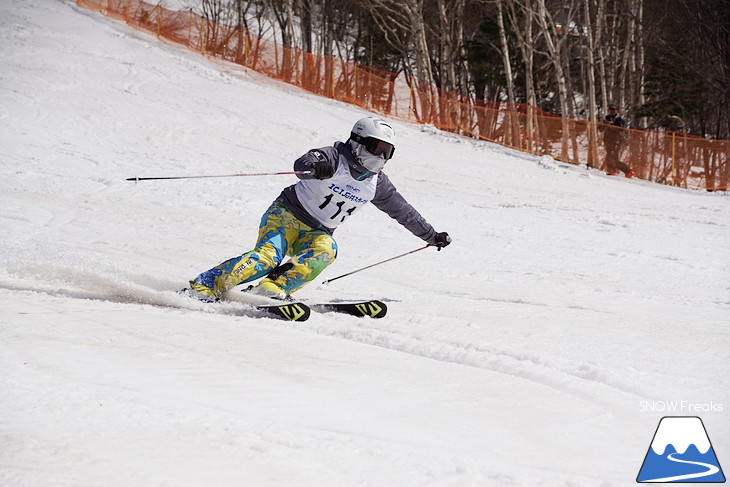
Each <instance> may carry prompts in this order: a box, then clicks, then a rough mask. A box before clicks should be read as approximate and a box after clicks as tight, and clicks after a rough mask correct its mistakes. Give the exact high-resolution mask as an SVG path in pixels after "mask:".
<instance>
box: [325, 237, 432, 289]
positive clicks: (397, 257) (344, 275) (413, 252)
mask: <svg viewBox="0 0 730 487" xmlns="http://www.w3.org/2000/svg"><path fill="white" fill-rule="evenodd" d="M429 247H435V245H434V244H428V245H426V246H425V247H419V248H417V249H416V250H411V251H410V252H406V253H405V254H400V255H396V256H395V257H391V258H390V259H385V260H382V261H380V262H376V263H375V264H370V265H369V266H365V267H363V268H361V269H357V270H354V271H352V272H348V273H347V274H342V275H341V276H337V277H333V278H332V279H327V280H326V281H324V282H323V283H322V284H329V283H330V282H332V281H336V280H337V279H340V278H342V277H347V276H351V275H352V274H355V273H356V272H360V271H364V270H365V269H370V268H371V267H375V266H376V265H380V264H385V263H386V262H390V261H391V260H395V259H400V258H401V257H405V256H406V255H411V254H415V253H416V252H420V251H421V250H425V249H427V248H429Z"/></svg>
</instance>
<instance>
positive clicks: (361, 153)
mask: <svg viewBox="0 0 730 487" xmlns="http://www.w3.org/2000/svg"><path fill="white" fill-rule="evenodd" d="M349 141H350V146H351V147H352V153H353V154H354V155H355V158H356V159H357V162H359V163H360V165H361V166H363V167H364V168H365V169H367V170H368V171H371V172H378V171H380V170H381V169H382V168H383V166H385V163H386V162H388V160H389V159H391V158H392V157H393V154H394V153H395V130H393V127H391V126H390V124H388V122H386V121H385V120H383V119H382V118H376V117H365V118H361V119H360V120H358V121H357V122H355V125H354V126H353V127H352V131H351V132H350V140H349Z"/></svg>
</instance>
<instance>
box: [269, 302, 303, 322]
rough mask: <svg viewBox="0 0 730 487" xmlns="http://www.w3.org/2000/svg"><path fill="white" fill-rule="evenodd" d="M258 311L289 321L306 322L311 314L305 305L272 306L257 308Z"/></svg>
mask: <svg viewBox="0 0 730 487" xmlns="http://www.w3.org/2000/svg"><path fill="white" fill-rule="evenodd" d="M256 309H257V310H259V311H265V312H266V313H269V314H272V315H275V316H277V317H279V318H282V319H285V320H289V321H306V320H308V319H309V315H310V314H311V310H310V309H309V306H307V305H306V304H304V303H286V304H272V305H266V306H256Z"/></svg>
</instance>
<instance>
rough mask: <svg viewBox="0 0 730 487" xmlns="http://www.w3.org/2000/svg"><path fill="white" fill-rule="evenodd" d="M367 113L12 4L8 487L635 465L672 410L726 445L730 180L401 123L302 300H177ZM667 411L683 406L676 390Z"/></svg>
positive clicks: (5, 288) (560, 478) (5, 261)
mask: <svg viewBox="0 0 730 487" xmlns="http://www.w3.org/2000/svg"><path fill="white" fill-rule="evenodd" d="M365 115H366V112H363V111H362V110H359V109H357V108H353V107H351V106H348V105H345V104H342V103H339V102H334V101H331V100H328V99H324V98H319V97H316V96H312V95H310V94H307V93H304V92H302V91H300V90H298V89H297V88H294V87H291V86H287V85H282V84H279V83H278V82H273V81H270V80H267V79H265V78H262V77H261V76H259V75H257V74H256V73H252V72H247V71H245V70H243V69H240V68H236V67H233V66H229V65H226V64H222V63H219V62H214V61H211V60H207V59H205V58H203V57H200V56H198V55H196V54H193V53H189V52H186V51H184V50H182V49H180V48H177V47H174V46H170V45H167V44H165V43H162V42H160V41H158V40H157V39H156V38H154V37H153V36H150V35H147V34H144V33H140V32H137V31H134V30H133V29H131V28H130V27H128V26H126V25H125V24H123V23H120V22H118V21H114V20H111V19H108V18H105V17H103V16H101V15H99V14H97V13H93V12H90V11H86V10H83V9H80V8H78V7H76V6H75V5H73V4H71V3H67V2H63V1H59V0H24V1H22V2H21V1H4V2H0V147H1V148H2V150H1V151H0V171H1V174H0V201H1V202H2V204H1V205H0V222H1V223H0V225H1V228H2V232H0V244H1V245H0V485H3V486H45V487H48V486H105V487H112V486H152V485H155V486H158V485H159V486H163V485H169V486H176V487H178V486H203V485H215V486H242V485H247V486H248V485H250V486H338V487H340V486H355V485H358V486H359V485H371V486H426V485H430V486H500V487H505V486H581V487H584V486H625V485H630V484H632V483H634V479H635V478H636V475H637V472H638V471H639V468H640V466H641V462H642V460H643V458H644V456H645V454H646V452H647V449H648V447H649V445H650V444H651V440H652V435H653V434H654V431H655V430H656V426H657V424H658V422H659V419H660V418H661V417H662V416H665V415H692V416H700V417H701V418H702V420H703V422H704V424H705V426H706V428H707V432H708V434H709V437H710V439H711V441H712V442H713V446H714V449H715V451H716V453H717V455H718V458H719V460H720V462H721V464H730V421H728V410H729V409H730V384H729V379H728V378H730V373H729V372H730V371H729V370H728V369H729V368H730V365H729V364H730V351H729V350H730V347H729V345H730V332H729V331H728V321H729V319H730V238H729V237H730V230H729V225H730V218H728V215H729V214H730V212H729V210H730V205H729V203H730V200H729V199H728V196H727V195H726V194H719V193H706V192H696V191H688V190H682V189H677V188H670V187H663V186H658V185H654V184H649V183H646V182H643V181H636V180H626V179H625V178H615V177H613V178H612V177H608V176H605V175H604V174H602V173H600V172H597V171H592V170H586V169H585V168H579V167H572V166H567V165H564V164H562V163H556V162H555V161H552V160H551V159H549V158H542V159H541V158H539V157H534V156H530V155H524V154H521V153H518V152H514V151H511V150H508V149H505V148H502V147H499V146H495V145H492V144H489V143H486V142H477V141H473V140H469V139H464V138H460V137H457V136H454V135H451V134H446V133H442V132H439V131H436V130H428V129H423V128H422V127H420V126H417V125H411V124H406V123H402V122H399V121H393V123H394V126H395V128H396V131H397V135H398V150H397V154H396V157H395V159H394V160H392V161H391V162H389V163H388V165H387V167H386V172H387V173H388V174H389V176H390V177H391V179H392V180H393V181H394V183H395V184H396V186H397V187H398V189H399V190H400V192H401V193H402V194H403V195H404V196H405V197H406V198H407V199H408V200H409V202H411V203H412V204H413V205H414V206H415V207H416V208H417V209H418V210H419V211H420V212H421V213H422V214H423V215H424V216H425V217H426V218H427V219H428V220H429V221H430V222H431V224H433V225H434V227H435V228H436V229H437V230H438V231H447V232H449V233H450V235H451V236H452V237H453V240H454V241H453V244H452V245H451V246H449V247H448V248H446V249H444V250H443V251H440V252H437V251H436V250H435V249H434V248H428V249H425V250H423V251H421V252H417V253H415V254H412V255H409V256H408V257H404V258H402V259H399V260H396V261H393V262H390V263H388V264H384V265H382V266H378V267H374V268H372V269H369V270H367V271H363V272H361V273H357V274H354V275H352V276H349V277H347V278H343V279H340V280H337V281H335V282H333V283H330V284H328V285H323V284H322V283H321V282H322V281H323V280H325V279H330V278H332V277H336V276H337V275H339V274H343V273H346V272H349V271H352V270H355V269H357V268H359V267H362V266H365V265H369V264H372V263H374V262H377V261H380V260H384V259H387V258H389V257H392V256H394V255H398V254H401V253H404V252H407V251H409V250H413V249H416V248H419V247H420V246H423V245H424V242H422V241H420V240H419V239H417V238H416V237H414V236H413V235H411V234H410V233H409V232H408V231H406V230H405V229H404V228H403V227H401V226H399V225H398V223H397V222H395V221H394V220H391V219H390V218H388V216H387V215H385V214H383V213H381V212H379V211H378V210H377V209H376V208H374V207H368V208H366V209H364V210H362V211H361V212H359V213H358V214H357V215H355V217H353V218H352V220H351V221H349V222H348V223H347V224H346V225H344V226H342V227H340V228H339V229H338V231H337V232H336V234H335V237H336V239H337V242H338V244H339V248H340V252H339V256H338V260H337V262H336V263H335V264H333V265H332V266H331V267H329V268H328V269H327V270H326V271H325V272H324V273H323V274H322V275H321V276H320V278H319V279H320V280H319V281H317V282H315V283H312V284H311V285H310V286H308V287H306V288H305V289H303V290H302V291H301V292H300V293H299V297H300V298H302V299H306V300H308V301H310V302H321V301H327V300H354V299H362V298H381V299H384V300H386V301H387V304H388V305H389V314H388V316H387V317H386V318H385V319H382V320H372V319H364V318H355V317H350V316H343V315H340V314H333V313H315V314H313V316H312V317H311V318H310V320H309V321H307V322H304V323H290V322H284V321H279V320H276V319H272V318H267V317H262V316H259V315H256V316H254V315H249V316H241V315H240V312H241V311H242V310H244V309H245V305H244V304H242V303H239V302H232V303H225V304H222V305H221V306H220V307H218V309H211V306H205V305H202V304H198V303H194V302H191V301H190V300H187V299H186V298H184V297H181V296H178V295H177V294H176V291H177V290H178V289H180V288H181V287H183V286H185V285H186V283H187V281H188V280H189V279H191V278H193V277H195V276H196V275H197V274H198V273H199V272H201V271H203V270H206V269H208V268H209V267H211V266H213V265H216V264H218V263H220V262H221V261H223V260H225V259H227V258H229V257H233V256H236V255H240V254H241V253H243V252H244V251H247V250H249V249H250V248H251V247H252V245H253V243H254V241H255V238H256V231H257V228H258V223H259V219H260V216H261V214H262V213H263V211H264V210H265V209H266V208H267V207H268V205H269V203H270V202H271V201H272V200H273V199H274V198H275V197H276V196H277V195H278V194H279V192H280V191H281V189H282V188H283V187H285V186H286V185H289V184H292V183H294V182H295V181H296V179H295V177H294V176H267V177H234V178H220V179H189V180H171V181H149V182H138V183H134V182H129V181H125V179H126V178H128V177H155V176H185V175H191V176H192V175H210V174H232V173H243V172H273V171H288V170H291V166H292V162H293V161H294V159H295V158H296V157H298V156H299V155H301V154H302V153H304V152H306V151H307V150H309V149H310V148H314V147H321V146H326V145H330V144H332V143H333V142H334V141H335V140H342V139H344V138H346V137H347V136H348V134H349V130H350V128H351V126H352V124H353V123H354V122H355V121H356V120H357V119H358V118H360V117H361V116H365ZM672 409H674V410H672Z"/></svg>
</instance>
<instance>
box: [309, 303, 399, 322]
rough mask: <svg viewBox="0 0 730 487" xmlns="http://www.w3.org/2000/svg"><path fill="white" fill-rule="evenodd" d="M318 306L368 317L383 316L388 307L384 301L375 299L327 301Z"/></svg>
mask: <svg viewBox="0 0 730 487" xmlns="http://www.w3.org/2000/svg"><path fill="white" fill-rule="evenodd" d="M320 306H321V307H322V308H323V309H325V310H329V311H335V312H338V313H346V314H350V315H354V316H368V317H370V318H383V317H384V316H385V314H386V313H387V312H388V307H387V306H386V305H385V303H384V302H382V301H379V300H377V299H373V300H370V301H362V302H359V303H327V304H323V305H320Z"/></svg>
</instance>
